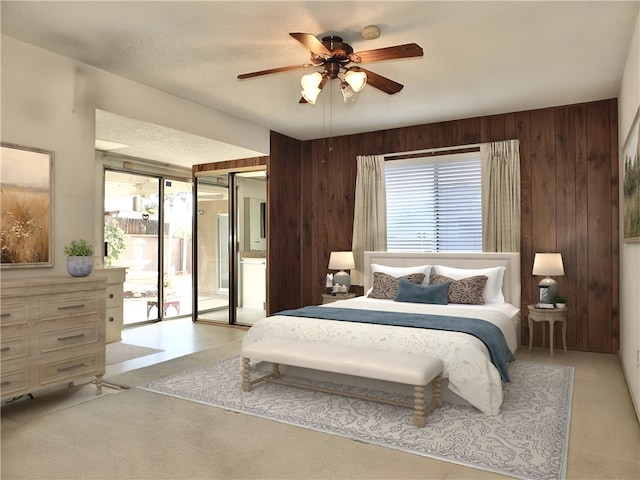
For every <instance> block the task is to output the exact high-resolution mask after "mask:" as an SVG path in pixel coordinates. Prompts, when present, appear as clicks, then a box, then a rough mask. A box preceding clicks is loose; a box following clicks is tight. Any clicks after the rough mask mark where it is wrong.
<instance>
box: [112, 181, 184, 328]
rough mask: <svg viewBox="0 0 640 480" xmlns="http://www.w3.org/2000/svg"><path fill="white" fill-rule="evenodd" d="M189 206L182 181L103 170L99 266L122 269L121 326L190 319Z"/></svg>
mask: <svg viewBox="0 0 640 480" xmlns="http://www.w3.org/2000/svg"><path fill="white" fill-rule="evenodd" d="M192 201H193V200H192V194H191V184H190V183H188V182H184V181H179V180H172V179H167V178H164V177H157V176H150V175H145V174H141V173H132V172H128V171H127V172H123V171H116V170H106V171H105V178H104V240H105V252H104V255H105V264H106V265H107V266H118V267H126V268H127V274H126V280H125V284H124V287H123V289H124V292H123V293H124V315H123V317H124V318H123V322H124V325H132V324H138V323H144V322H150V321H157V320H162V319H164V318H172V317H177V316H183V315H190V314H191V311H192V309H191V297H192V291H191V285H192V281H191V270H192V265H191V258H192V231H191V226H192V222H191V217H192ZM160 299H162V300H160Z"/></svg>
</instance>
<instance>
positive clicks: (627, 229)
mask: <svg viewBox="0 0 640 480" xmlns="http://www.w3.org/2000/svg"><path fill="white" fill-rule="evenodd" d="M639 117H640V108H639V109H638V111H637V112H636V116H635V119H634V121H633V123H632V125H631V130H629V134H628V135H627V139H626V140H625V142H624V146H623V148H622V155H623V157H622V162H623V164H622V168H623V175H624V177H623V194H622V212H623V213H622V215H623V217H622V222H623V230H624V241H625V242H640V159H639V158H638V157H639V156H640V143H639V141H638V138H639V137H640V118H639Z"/></svg>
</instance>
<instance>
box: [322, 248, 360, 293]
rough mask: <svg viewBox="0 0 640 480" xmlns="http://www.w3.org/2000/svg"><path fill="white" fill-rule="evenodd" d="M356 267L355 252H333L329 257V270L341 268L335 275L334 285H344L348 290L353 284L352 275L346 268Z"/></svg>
mask: <svg viewBox="0 0 640 480" xmlns="http://www.w3.org/2000/svg"><path fill="white" fill-rule="evenodd" d="M352 268H356V262H355V260H354V259H353V252H331V256H330V257H329V270H340V271H339V272H338V273H336V274H335V275H334V276H333V284H334V285H344V286H345V287H347V292H348V291H349V287H350V286H351V276H350V275H349V274H348V273H347V272H345V270H351V269H352Z"/></svg>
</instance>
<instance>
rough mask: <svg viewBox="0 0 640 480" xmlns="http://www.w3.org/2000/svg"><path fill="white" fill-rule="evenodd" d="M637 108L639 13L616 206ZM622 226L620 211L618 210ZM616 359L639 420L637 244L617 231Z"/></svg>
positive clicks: (627, 80)
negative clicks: (618, 240)
mask: <svg viewBox="0 0 640 480" xmlns="http://www.w3.org/2000/svg"><path fill="white" fill-rule="evenodd" d="M638 108H640V14H638V18H637V19H636V27H635V30H634V33H633V40H632V42H631V46H630V49H629V55H628V57H627V63H626V66H625V70H624V77H623V81H622V85H621V87H620V95H619V97H618V116H619V120H618V125H619V134H620V140H619V145H620V179H621V181H620V205H622V178H623V177H622V161H623V156H622V148H623V147H624V141H625V139H626V138H627V135H628V133H629V130H630V128H631V123H632V122H633V119H634V116H635V114H636V112H637V111H638ZM620 225H621V226H622V209H620ZM620 360H621V362H622V368H623V369H624V373H625V377H626V379H627V383H628V384H629V390H630V392H631V397H632V399H633V402H634V405H635V407H636V415H637V416H638V420H640V364H639V363H640V243H624V239H623V234H622V229H621V231H620Z"/></svg>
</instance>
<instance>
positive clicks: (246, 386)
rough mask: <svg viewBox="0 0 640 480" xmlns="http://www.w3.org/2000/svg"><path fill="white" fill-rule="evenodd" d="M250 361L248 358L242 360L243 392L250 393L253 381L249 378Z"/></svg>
mask: <svg viewBox="0 0 640 480" xmlns="http://www.w3.org/2000/svg"><path fill="white" fill-rule="evenodd" d="M249 368H250V360H249V359H248V358H243V359H242V391H243V392H248V391H249V390H251V380H250V377H249Z"/></svg>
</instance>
